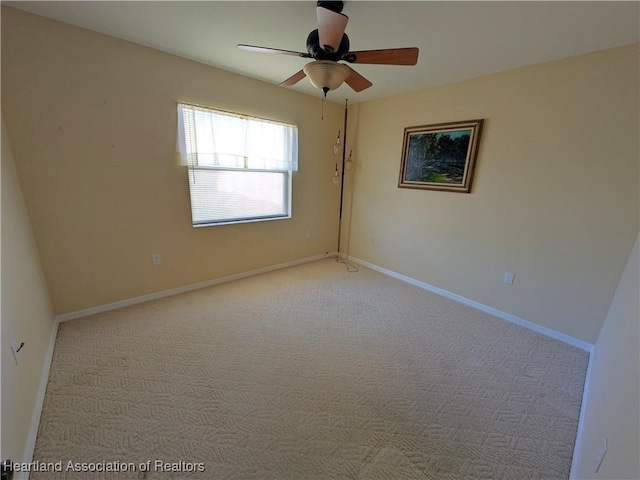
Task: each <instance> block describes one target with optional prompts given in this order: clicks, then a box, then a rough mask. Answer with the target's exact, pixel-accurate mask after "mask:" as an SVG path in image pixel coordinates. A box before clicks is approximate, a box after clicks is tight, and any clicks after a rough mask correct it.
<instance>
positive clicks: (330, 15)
mask: <svg viewBox="0 0 640 480" xmlns="http://www.w3.org/2000/svg"><path fill="white" fill-rule="evenodd" d="M343 6H344V2H334V1H319V2H318V3H317V7H316V14H317V18H318V28H317V29H316V30H313V31H312V32H311V33H309V36H308V37H307V53H304V52H296V51H292V50H281V49H278V48H269V47H258V46H255V45H244V44H239V45H238V48H240V49H242V50H249V51H253V52H264V53H279V54H283V55H294V56H297V57H302V58H313V60H314V61H313V62H310V63H308V64H306V65H305V66H304V68H303V69H302V70H300V71H299V72H296V73H294V74H293V75H291V76H290V77H289V78H287V79H286V80H285V81H284V82H282V83H280V84H279V85H280V86H284V87H290V86H292V85H295V84H296V83H298V82H299V81H300V80H302V79H303V78H304V77H309V80H310V81H311V83H312V84H313V86H315V87H316V88H319V89H321V90H322V92H323V94H324V96H325V97H326V96H327V92H328V91H329V90H335V89H336V88H338V87H339V86H340V85H342V82H346V83H347V85H349V86H350V87H351V88H352V89H353V90H355V91H356V92H361V91H362V90H364V89H366V88H369V87H370V86H372V85H373V84H372V83H371V82H370V81H369V80H367V79H366V78H365V77H363V76H362V75H360V74H359V73H358V72H356V71H355V70H354V69H352V68H351V67H350V66H349V65H346V64H344V63H338V62H339V61H345V62H347V63H360V64H372V65H415V64H416V63H418V49H417V48H416V47H411V48H389V49H384V50H361V51H357V52H350V51H349V37H348V36H347V34H346V33H344V31H345V29H346V28H347V23H348V22H349V17H347V16H346V15H344V14H343V13H342V8H343Z"/></svg>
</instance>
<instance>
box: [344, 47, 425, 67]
mask: <svg viewBox="0 0 640 480" xmlns="http://www.w3.org/2000/svg"><path fill="white" fill-rule="evenodd" d="M342 60H345V61H347V62H349V63H367V64H373V65H415V64H416V63H418V49H417V48H416V47H411V48H388V49H385V50H362V51H359V52H349V53H347V54H346V55H344V56H343V57H342Z"/></svg>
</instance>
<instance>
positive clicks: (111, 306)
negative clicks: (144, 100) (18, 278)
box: [56, 252, 335, 322]
mask: <svg viewBox="0 0 640 480" xmlns="http://www.w3.org/2000/svg"><path fill="white" fill-rule="evenodd" d="M332 254H333V255H335V252H327V253H322V254H320V255H314V256H312V257H305V258H301V259H298V260H292V261H290V262H286V263H279V264H277V265H271V266H269V267H264V268H258V269H257V270H250V271H248V272H242V273H237V274H235V275H229V276H227V277H221V278H214V279H212V280H207V281H204V282H199V283H193V284H191V285H185V286H183V287H177V288H172V289H170V290H163V291H161V292H156V293H150V294H148V295H142V296H140V297H134V298H129V299H126V300H120V301H118V302H113V303H108V304H106V305H99V306H97V307H91V308H86V309H84V310H78V311H76V312H70V313H64V314H62V315H58V316H56V320H57V321H58V322H66V321H68V320H75V319H76V318H82V317H87V316H89V315H95V314H96V313H103V312H109V311H111V310H116V309H118V308H122V307H128V306H130V305H137V304H138V303H145V302H150V301H151V300H157V299H159V298H164V297H170V296H172V295H178V294H180V293H186V292H191V291H193V290H199V289H201V288H205V287H211V286H213V285H218V284H220V283H226V282H232V281H233V280H239V279H241V278H245V277H251V276H253V275H259V274H261V273H266V272H271V271H273V270H279V269H281V268H287V267H293V266H294V265H300V264H302V263H307V262H313V261H315V260H320V259H322V258H326V257H327V256H330V255H332Z"/></svg>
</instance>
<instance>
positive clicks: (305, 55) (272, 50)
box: [238, 43, 311, 58]
mask: <svg viewBox="0 0 640 480" xmlns="http://www.w3.org/2000/svg"><path fill="white" fill-rule="evenodd" d="M238 48H239V49H240V50H248V51H249V52H260V53H280V54H283V55H294V56H296V57H303V58H311V55H309V54H308V53H303V52H294V51H293V50H281V49H279V48H270V47H258V46H255V45H244V44H242V43H239V44H238Z"/></svg>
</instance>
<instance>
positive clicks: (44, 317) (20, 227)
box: [0, 121, 54, 462]
mask: <svg viewBox="0 0 640 480" xmlns="http://www.w3.org/2000/svg"><path fill="white" fill-rule="evenodd" d="M1 176H2V198H1V199H0V201H1V203H2V212H1V216H2V225H1V228H2V284H1V286H2V292H1V298H2V309H1V311H2V335H1V339H2V346H1V348H0V350H1V351H2V443H1V445H2V452H1V456H2V459H6V458H11V459H12V460H13V461H16V462H17V461H29V460H31V459H30V458H26V457H25V456H26V455H30V454H31V453H32V451H31V449H32V448H33V445H32V444H31V445H30V446H28V445H27V443H28V442H33V441H34V440H35V438H30V437H29V432H30V428H31V425H32V421H33V419H34V414H35V415H36V417H37V418H39V415H40V410H39V408H40V404H39V403H38V399H39V398H41V397H39V388H40V381H41V379H42V375H43V369H44V368H45V362H47V361H48V359H47V358H46V356H47V352H48V347H49V343H50V340H51V336H52V334H53V328H54V321H53V311H52V309H51V304H50V302H49V294H48V292H47V287H46V283H45V279H44V275H43V273H42V268H41V266H40V260H39V258H38V251H37V249H36V245H35V241H34V238H33V233H32V230H31V225H30V224H29V218H28V216H27V211H26V207H25V204H24V199H23V197H22V192H21V190H20V182H19V180H18V177H17V174H16V169H15V164H14V160H13V156H12V153H11V146H10V145H9V139H8V138H7V135H6V130H5V126H4V121H3V122H2V173H1ZM13 340H17V341H18V342H24V343H25V344H24V347H23V348H22V350H21V351H20V352H19V354H18V359H19V364H18V365H16V363H15V361H14V359H13V354H12V353H11V342H12V341H13ZM41 393H42V394H43V393H44V392H41ZM36 409H37V411H36Z"/></svg>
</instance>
